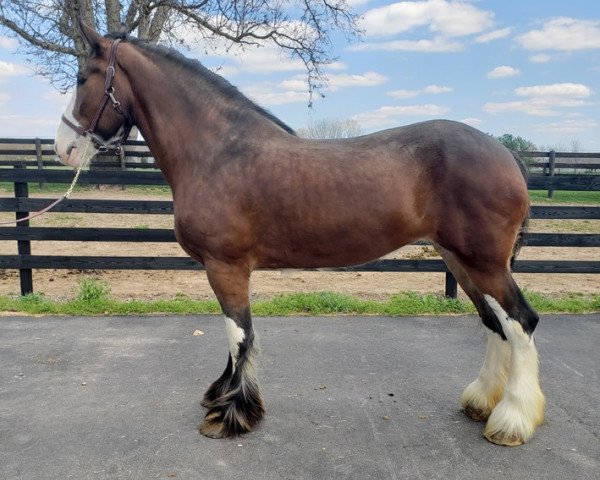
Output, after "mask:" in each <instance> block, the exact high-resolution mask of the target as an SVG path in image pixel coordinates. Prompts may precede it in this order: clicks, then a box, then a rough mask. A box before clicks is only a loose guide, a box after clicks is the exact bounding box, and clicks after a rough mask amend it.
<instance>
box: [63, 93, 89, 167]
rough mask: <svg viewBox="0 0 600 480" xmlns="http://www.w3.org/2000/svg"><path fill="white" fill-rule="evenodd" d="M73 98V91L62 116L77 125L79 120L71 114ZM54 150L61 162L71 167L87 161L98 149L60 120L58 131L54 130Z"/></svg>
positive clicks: (74, 96) (74, 98)
mask: <svg viewBox="0 0 600 480" xmlns="http://www.w3.org/2000/svg"><path fill="white" fill-rule="evenodd" d="M75 100H76V93H73V96H72V97H71V101H70V102H69V105H68V106H67V109H66V110H65V113H64V116H65V118H67V119H68V120H69V121H70V122H71V123H73V124H74V125H79V122H78V121H77V120H76V119H75V117H74V116H73V108H74V106H75ZM54 150H55V151H56V154H57V155H58V158H60V161H61V162H62V163H64V164H65V165H69V166H71V167H73V168H77V167H78V166H79V165H80V164H81V163H84V162H86V161H88V160H89V159H90V158H92V157H93V156H94V155H95V154H96V153H98V150H97V149H96V148H95V147H94V146H93V145H92V144H91V143H90V142H89V139H88V138H86V137H83V136H81V135H79V134H78V133H77V132H76V131H75V130H73V129H72V128H71V127H69V126H68V125H67V124H66V123H65V122H64V121H62V120H61V122H60V125H59V127H58V132H56V139H55V141H54Z"/></svg>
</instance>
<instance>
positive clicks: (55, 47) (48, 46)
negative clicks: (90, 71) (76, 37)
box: [0, 16, 77, 57]
mask: <svg viewBox="0 0 600 480" xmlns="http://www.w3.org/2000/svg"><path fill="white" fill-rule="evenodd" d="M0 25H3V26H5V27H6V28H8V29H10V30H12V31H13V32H14V33H16V34H17V35H18V36H19V37H21V38H22V39H23V40H25V41H26V42H28V43H31V44H32V45H35V46H36V47H39V48H43V49H44V50H50V51H51V52H59V53H64V54H65V55H72V56H74V57H76V56H77V51H76V50H75V49H74V48H71V47H65V46H64V45H59V44H57V43H50V42H44V41H43V40H39V39H38V38H37V37H35V36H33V35H31V34H30V33H28V32H27V31H25V30H23V29H22V28H20V27H19V26H18V25H17V24H16V23H15V22H13V21H11V20H9V19H8V18H5V17H4V16H0Z"/></svg>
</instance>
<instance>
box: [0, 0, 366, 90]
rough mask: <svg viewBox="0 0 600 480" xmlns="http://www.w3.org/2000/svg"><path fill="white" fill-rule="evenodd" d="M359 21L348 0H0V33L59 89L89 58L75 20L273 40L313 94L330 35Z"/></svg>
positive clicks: (138, 31) (213, 39)
mask: <svg viewBox="0 0 600 480" xmlns="http://www.w3.org/2000/svg"><path fill="white" fill-rule="evenodd" d="M357 18H358V17H357V16H356V15H355V14H354V13H352V11H351V10H350V7H349V6H348V4H347V3H346V0H331V1H330V0H294V1H291V0H43V1H33V0H0V33H1V32H2V31H4V32H7V33H8V34H9V35H11V36H12V37H14V38H16V39H18V40H19V45H20V47H19V48H20V50H21V52H23V53H25V54H27V55H28V56H29V58H30V59H31V60H32V62H33V63H34V64H35V65H36V67H37V70H38V72H39V73H40V74H42V75H45V76H47V77H48V78H50V80H51V81H52V83H53V84H54V85H55V86H56V87H58V88H59V89H60V90H62V91H64V90H66V89H67V88H68V87H70V86H71V84H72V79H73V78H74V74H75V73H76V70H77V69H78V67H79V66H81V62H82V61H83V60H84V59H85V57H86V56H87V46H86V44H85V41H84V39H83V37H82V36H81V33H80V32H79V28H78V27H77V22H78V19H82V20H84V21H85V22H86V23H87V24H88V25H92V26H94V27H95V28H96V29H97V30H98V31H101V32H102V31H119V30H121V31H125V32H126V33H132V34H135V35H136V36H137V37H139V38H143V39H146V40H148V41H150V42H158V41H159V40H161V41H162V42H166V43H170V44H171V45H173V44H183V45H186V44H189V43H190V42H202V43H203V44H205V45H209V46H211V47H215V48H216V47H218V46H220V47H222V48H225V49H227V48H229V47H231V46H232V45H235V44H237V45H241V46H242V47H250V46H263V45H266V44H269V43H271V44H274V45H277V46H278V47H279V48H280V49H281V50H282V51H284V52H285V53H287V54H288V55H289V56H291V57H293V58H297V59H300V60H301V61H302V62H303V63H304V65H305V67H306V72H307V82H308V87H309V91H310V92H311V93H312V92H314V91H318V90H319V88H320V87H321V86H322V83H323V82H322V68H323V66H324V65H326V64H327V63H329V62H332V61H334V60H335V58H334V57H333V56H332V54H331V33H332V32H333V31H334V30H339V31H342V32H343V33H344V34H345V35H346V37H347V38H348V39H350V38H352V37H355V36H358V35H359V34H360V32H359V30H358V27H357ZM184 31H186V32H187V31H191V32H192V35H191V38H184V37H186V35H185V34H184V33H182V32H184Z"/></svg>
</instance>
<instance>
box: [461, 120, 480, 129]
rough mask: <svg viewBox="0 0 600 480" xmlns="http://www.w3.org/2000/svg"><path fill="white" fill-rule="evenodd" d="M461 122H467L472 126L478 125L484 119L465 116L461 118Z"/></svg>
mask: <svg viewBox="0 0 600 480" xmlns="http://www.w3.org/2000/svg"><path fill="white" fill-rule="evenodd" d="M459 122H462V123H466V124H467V125H471V126H472V127H477V126H479V125H481V124H482V123H483V120H481V119H480V118H463V119H462V120H459Z"/></svg>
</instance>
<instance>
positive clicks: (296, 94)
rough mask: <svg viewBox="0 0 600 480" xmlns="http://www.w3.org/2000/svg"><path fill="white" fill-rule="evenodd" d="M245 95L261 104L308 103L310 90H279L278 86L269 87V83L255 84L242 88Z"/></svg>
mask: <svg viewBox="0 0 600 480" xmlns="http://www.w3.org/2000/svg"><path fill="white" fill-rule="evenodd" d="M241 90H242V91H243V92H244V94H245V95H247V96H248V97H249V98H250V99H252V100H253V101H255V102H256V103H257V104H259V105H264V106H273V105H284V104H287V103H298V102H304V103H308V98H309V97H308V92H307V91H306V90H307V89H306V88H305V89H304V91H299V90H277V88H273V87H271V88H269V86H268V85H254V86H250V87H244V88H241Z"/></svg>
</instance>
